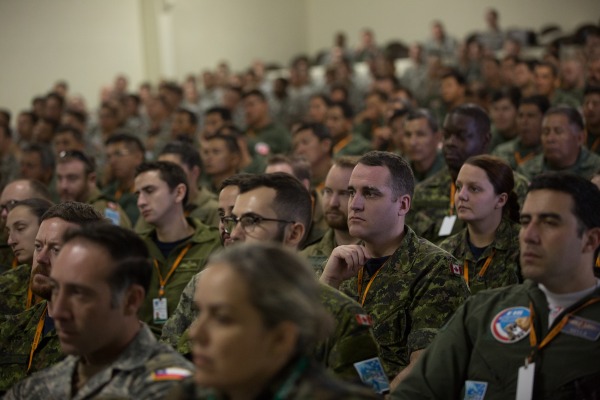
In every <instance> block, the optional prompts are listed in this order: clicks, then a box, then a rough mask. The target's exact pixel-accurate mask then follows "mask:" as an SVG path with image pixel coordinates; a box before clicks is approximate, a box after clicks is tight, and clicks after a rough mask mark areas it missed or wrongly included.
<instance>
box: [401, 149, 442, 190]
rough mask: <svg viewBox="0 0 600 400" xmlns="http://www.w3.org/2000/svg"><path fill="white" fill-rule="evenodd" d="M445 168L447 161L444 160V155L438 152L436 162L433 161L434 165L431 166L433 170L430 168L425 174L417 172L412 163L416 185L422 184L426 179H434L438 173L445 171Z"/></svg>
mask: <svg viewBox="0 0 600 400" xmlns="http://www.w3.org/2000/svg"><path fill="white" fill-rule="evenodd" d="M445 166H446V161H445V160H444V155H443V154H442V152H441V151H438V152H437V154H436V156H435V160H434V161H433V164H432V165H431V168H429V169H428V170H427V171H425V172H422V173H421V172H417V171H416V170H415V165H414V164H413V163H412V162H411V163H410V169H412V171H413V174H414V176H415V182H416V183H419V182H422V181H424V180H425V179H427V178H430V177H432V176H433V175H435V174H436V173H437V172H438V171H440V170H442V169H444V167H445Z"/></svg>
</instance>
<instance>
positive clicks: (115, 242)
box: [63, 223, 152, 308]
mask: <svg viewBox="0 0 600 400" xmlns="http://www.w3.org/2000/svg"><path fill="white" fill-rule="evenodd" d="M75 240H81V241H84V242H91V243H93V244H95V245H97V246H99V247H102V248H103V249H104V250H105V253H106V254H107V255H109V257H110V258H111V260H112V261H114V264H115V265H114V268H113V270H112V271H111V273H110V275H109V277H108V285H109V286H110V289H111V306H112V307H113V308H115V307H117V306H118V305H119V303H120V301H121V299H122V298H123V294H124V292H125V290H126V289H127V288H128V287H130V286H131V285H140V286H141V287H142V288H144V292H145V293H148V289H149V287H150V279H151V277H152V264H151V263H150V254H149V252H148V247H147V246H146V244H145V243H144V241H143V240H142V239H141V238H140V237H139V236H138V235H137V234H136V233H135V232H133V231H132V230H129V229H125V228H121V227H120V226H117V225H113V224H106V223H100V224H98V223H95V224H86V225H84V226H82V227H81V228H79V229H74V230H69V231H67V233H66V234H65V237H64V244H67V243H69V242H72V241H75ZM64 244H63V245H64Z"/></svg>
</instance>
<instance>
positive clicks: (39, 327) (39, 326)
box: [27, 303, 48, 372]
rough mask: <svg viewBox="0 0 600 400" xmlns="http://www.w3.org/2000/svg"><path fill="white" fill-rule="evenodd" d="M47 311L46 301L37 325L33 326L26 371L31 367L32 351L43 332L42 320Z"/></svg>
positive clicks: (37, 344) (44, 318) (43, 320)
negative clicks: (33, 330)
mask: <svg viewBox="0 0 600 400" xmlns="http://www.w3.org/2000/svg"><path fill="white" fill-rule="evenodd" d="M47 313H48V303H46V304H45V305H44V311H42V315H41V316H40V320H39V321H38V324H37V327H36V328H35V336H34V337H33V342H32V343H31V351H30V352H29V364H28V365H27V372H29V369H30V368H31V362H32V361H33V353H34V352H35V351H36V349H37V348H38V346H39V344H40V340H41V339H42V332H44V322H45V321H46V314H47Z"/></svg>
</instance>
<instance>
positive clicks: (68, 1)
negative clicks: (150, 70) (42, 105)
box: [0, 0, 143, 117]
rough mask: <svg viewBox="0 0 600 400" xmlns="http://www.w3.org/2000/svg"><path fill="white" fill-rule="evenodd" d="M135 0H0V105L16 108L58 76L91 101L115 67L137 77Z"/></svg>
mask: <svg viewBox="0 0 600 400" xmlns="http://www.w3.org/2000/svg"><path fill="white" fill-rule="evenodd" d="M138 8H139V3H138V1H137V0H101V1H90V0H88V1H82V0H51V1H45V0H1V1H0V54H1V56H0V71H1V73H0V107H7V106H8V108H10V109H11V110H12V111H13V115H14V116H15V117H16V113H18V112H19V111H21V110H22V109H25V108H29V106H30V101H31V98H32V97H33V96H35V95H39V94H45V93H47V92H48V90H49V89H50V88H51V87H52V85H53V84H54V82H56V81H57V80H59V79H66V80H67V81H68V82H69V84H70V87H71V91H72V92H73V93H81V94H83V95H84V96H85V98H86V99H87V101H88V102H89V103H92V104H95V103H96V101H97V98H98V93H99V90H100V88H101V87H102V86H103V85H106V84H109V83H111V82H112V80H113V78H114V76H115V75H116V74H117V73H120V72H124V73H126V74H127V75H128V76H129V77H130V78H131V80H132V81H140V80H141V79H142V77H143V57H142V38H141V28H140V26H141V20H140V18H139V16H140V13H139V9H138Z"/></svg>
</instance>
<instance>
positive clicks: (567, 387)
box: [392, 280, 600, 400]
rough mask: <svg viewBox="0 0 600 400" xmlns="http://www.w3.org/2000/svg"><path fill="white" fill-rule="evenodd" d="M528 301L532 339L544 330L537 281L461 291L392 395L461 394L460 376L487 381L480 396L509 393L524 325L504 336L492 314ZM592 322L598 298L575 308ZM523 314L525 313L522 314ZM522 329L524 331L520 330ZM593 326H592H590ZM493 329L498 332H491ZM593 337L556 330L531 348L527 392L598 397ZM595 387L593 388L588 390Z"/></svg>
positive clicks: (599, 375)
mask: <svg viewBox="0 0 600 400" xmlns="http://www.w3.org/2000/svg"><path fill="white" fill-rule="evenodd" d="M599 297H600V289H599V288H596V290H595V291H594V293H592V294H591V295H589V296H587V297H586V298H584V299H581V300H580V301H578V302H577V303H576V304H575V305H573V306H572V307H569V308H568V309H565V310H563V312H562V314H561V315H560V316H558V317H557V318H556V320H555V321H554V324H553V326H555V325H556V324H557V323H558V322H559V321H560V319H561V318H562V315H564V314H565V313H568V312H570V311H571V310H573V309H575V308H577V307H578V306H579V305H581V304H583V303H585V302H586V301H587V300H589V299H591V298H599ZM530 302H531V303H532V305H533V309H534V313H535V318H534V324H535V325H534V326H535V331H536V334H537V335H536V336H537V338H538V343H539V342H540V341H541V338H544V337H546V336H547V335H548V332H549V326H548V302H547V300H546V296H545V295H544V293H543V292H542V291H541V290H540V289H539V288H538V286H537V284H536V283H534V282H532V281H529V280H526V281H525V283H523V284H522V285H513V286H509V287H505V288H499V289H493V290H489V291H485V292H481V293H479V294H477V295H475V296H472V297H471V298H470V299H468V300H467V301H466V302H465V304H464V305H463V307H461V308H459V309H458V311H457V312H456V314H455V315H454V317H453V318H452V319H451V320H450V322H449V323H448V324H447V325H446V326H445V327H444V328H443V329H442V330H441V332H440V333H439V335H438V336H437V338H436V339H435V340H434V341H433V343H432V344H431V345H430V346H429V348H428V350H427V352H426V353H425V354H424V355H422V356H421V357H420V359H419V360H418V362H417V364H416V365H415V367H414V369H413V370H412V371H411V373H410V374H409V375H408V377H407V378H406V379H405V380H404V381H402V384H401V385H400V386H398V388H397V390H396V391H394V393H392V398H393V399H411V400H413V399H462V398H466V397H465V393H464V392H465V382H466V381H477V382H482V383H484V384H487V390H486V392H485V399H486V400H487V399H490V400H492V399H498V400H500V399H502V400H504V399H514V398H515V394H516V387H517V374H518V370H519V368H520V367H522V366H523V365H524V363H525V358H526V357H527V356H529V355H530V354H532V348H531V345H530V342H529V339H530V338H529V336H530V335H531V333H526V334H525V335H524V336H523V338H522V339H521V340H519V341H516V342H513V343H503V342H501V341H499V340H497V339H496V338H495V336H494V334H492V327H493V326H496V324H494V325H493V324H492V322H493V321H494V319H495V317H496V316H497V315H498V314H499V313H500V312H502V311H505V310H507V309H509V308H512V307H525V308H529V305H530ZM575 315H576V316H577V317H579V318H585V319H586V320H588V321H591V323H593V324H599V323H600V303H595V304H592V305H590V306H587V307H586V308H584V309H582V310H581V311H578V312H577V313H576V314H575ZM529 321H530V320H529ZM526 332H527V331H526ZM596 332H597V330H596ZM496 335H497V334H496ZM599 357H600V341H599V340H598V339H596V340H591V339H584V338H581V337H577V336H574V335H571V334H567V333H565V332H564V331H561V332H560V333H559V334H558V335H557V336H556V337H555V338H554V339H553V340H552V341H551V342H550V343H549V344H548V345H547V346H546V347H544V348H543V349H542V350H541V351H537V352H536V353H535V354H534V357H533V362H535V378H534V389H533V396H532V397H531V398H533V399H564V400H567V399H569V400H570V399H597V398H598V395H599V394H600V393H599V388H600V386H599V385H598V382H600V363H599V362H598V358H599ZM590 389H591V390H595V394H594V393H593V392H592V391H588V392H587V393H586V390H590Z"/></svg>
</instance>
